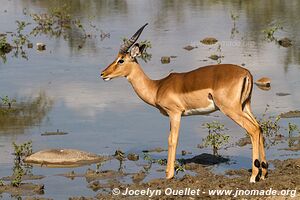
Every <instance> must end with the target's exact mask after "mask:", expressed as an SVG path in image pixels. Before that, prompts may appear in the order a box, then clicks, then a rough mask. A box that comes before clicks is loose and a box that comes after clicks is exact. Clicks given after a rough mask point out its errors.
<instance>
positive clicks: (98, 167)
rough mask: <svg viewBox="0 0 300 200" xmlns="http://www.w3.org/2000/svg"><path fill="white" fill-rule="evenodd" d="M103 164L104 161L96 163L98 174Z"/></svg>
mask: <svg viewBox="0 0 300 200" xmlns="http://www.w3.org/2000/svg"><path fill="white" fill-rule="evenodd" d="M101 166H102V163H97V164H96V173H97V174H99V173H100V171H101V170H100V168H101Z"/></svg>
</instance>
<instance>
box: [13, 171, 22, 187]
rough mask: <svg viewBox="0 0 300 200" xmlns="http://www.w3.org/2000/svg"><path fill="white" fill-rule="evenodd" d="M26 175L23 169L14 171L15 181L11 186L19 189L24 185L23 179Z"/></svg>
mask: <svg viewBox="0 0 300 200" xmlns="http://www.w3.org/2000/svg"><path fill="white" fill-rule="evenodd" d="M24 175H25V173H24V170H23V168H22V167H20V168H17V169H16V170H15V171H14V174H13V179H12V181H11V185H12V186H14V187H19V186H20V185H21V183H22V178H23V176H24Z"/></svg>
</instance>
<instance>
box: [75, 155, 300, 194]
mask: <svg viewBox="0 0 300 200" xmlns="http://www.w3.org/2000/svg"><path fill="white" fill-rule="evenodd" d="M270 163H272V164H273V165H274V167H275V169H274V170H269V175H268V178H267V179H266V180H261V181H259V182H257V183H255V184H250V183H249V178H250V175H251V172H250V170H248V169H239V170H229V171H227V172H226V173H225V175H218V174H214V173H212V172H211V171H209V169H207V168H205V167H203V166H202V165H200V164H197V165H196V167H194V169H193V171H194V172H195V173H196V175H195V176H190V175H185V176H184V177H183V178H175V179H172V180H165V179H163V178H160V179H154V180H151V181H149V182H146V183H133V184H122V183H119V182H112V183H111V184H109V183H106V184H102V186H101V183H99V182H97V184H99V185H98V187H107V188H106V190H103V191H102V192H99V193H98V195H96V196H95V197H72V198H70V199H89V198H91V199H133V196H128V195H127V196H126V195H121V194H120V195H112V189H113V188H118V189H119V190H120V192H121V193H123V192H125V191H126V189H127V188H128V189H129V190H142V189H144V190H145V189H147V188H149V189H152V190H161V191H162V195H159V196H155V195H154V196H152V197H151V199H234V197H233V195H232V196H224V195H223V196H217V195H215V196H212V195H209V194H208V192H209V190H213V189H226V190H233V191H234V192H235V190H236V189H237V188H238V189H240V190H269V189H270V188H272V189H273V190H278V191H279V190H287V189H289V190H296V192H297V193H296V197H295V198H293V199H297V198H299V194H300V193H299V192H300V188H299V186H300V159H288V160H284V161H280V160H273V161H270ZM166 188H172V189H185V188H191V189H200V190H201V192H200V193H199V195H198V196H195V195H190V196H185V195H178V196H167V195H164V191H165V189H166ZM134 197H135V199H149V197H148V196H146V195H144V196H134ZM238 198H247V199H249V198H251V199H291V195H288V196H251V197H250V196H243V195H241V196H239V197H238ZM235 199H236V198H235Z"/></svg>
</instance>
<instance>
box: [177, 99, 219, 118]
mask: <svg viewBox="0 0 300 200" xmlns="http://www.w3.org/2000/svg"><path fill="white" fill-rule="evenodd" d="M216 110H217V107H216V106H215V104H214V102H213V101H210V104H209V105H208V106H207V107H204V108H193V109H190V110H185V111H184V112H183V114H182V115H183V116H188V115H204V114H208V113H211V112H214V111H216Z"/></svg>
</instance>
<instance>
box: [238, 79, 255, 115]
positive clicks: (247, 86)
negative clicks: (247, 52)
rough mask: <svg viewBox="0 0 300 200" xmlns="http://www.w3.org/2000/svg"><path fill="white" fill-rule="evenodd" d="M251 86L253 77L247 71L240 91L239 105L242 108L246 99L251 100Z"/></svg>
mask: <svg viewBox="0 0 300 200" xmlns="http://www.w3.org/2000/svg"><path fill="white" fill-rule="evenodd" d="M252 88H253V77H252V75H251V74H250V73H248V74H247V75H246V76H245V77H244V80H243V86H242V92H241V105H242V109H243V110H244V107H245V104H246V103H247V101H250V100H251V93H252Z"/></svg>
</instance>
